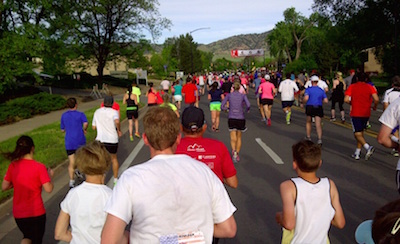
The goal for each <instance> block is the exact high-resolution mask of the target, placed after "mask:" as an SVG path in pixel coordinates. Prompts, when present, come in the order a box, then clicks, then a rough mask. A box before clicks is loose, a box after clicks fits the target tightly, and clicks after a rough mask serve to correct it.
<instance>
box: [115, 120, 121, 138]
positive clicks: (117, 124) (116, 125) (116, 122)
mask: <svg viewBox="0 0 400 244" xmlns="http://www.w3.org/2000/svg"><path fill="white" fill-rule="evenodd" d="M114 122H115V128H117V133H118V136H119V137H121V136H122V132H121V123H119V119H116V120H114Z"/></svg>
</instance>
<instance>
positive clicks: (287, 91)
mask: <svg viewBox="0 0 400 244" xmlns="http://www.w3.org/2000/svg"><path fill="white" fill-rule="evenodd" d="M298 91H299V88H298V87H297V85H296V83H295V82H294V81H292V80H291V79H290V74H289V73H287V74H286V79H285V80H283V81H282V82H281V83H280V84H279V92H280V93H281V101H282V109H283V112H284V113H285V118H286V124H288V125H290V120H291V118H290V117H291V115H292V106H293V102H294V94H295V92H298Z"/></svg>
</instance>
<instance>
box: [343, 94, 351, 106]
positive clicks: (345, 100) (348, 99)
mask: <svg viewBox="0 0 400 244" xmlns="http://www.w3.org/2000/svg"><path fill="white" fill-rule="evenodd" d="M344 102H345V103H348V104H351V101H350V96H348V95H346V96H344Z"/></svg>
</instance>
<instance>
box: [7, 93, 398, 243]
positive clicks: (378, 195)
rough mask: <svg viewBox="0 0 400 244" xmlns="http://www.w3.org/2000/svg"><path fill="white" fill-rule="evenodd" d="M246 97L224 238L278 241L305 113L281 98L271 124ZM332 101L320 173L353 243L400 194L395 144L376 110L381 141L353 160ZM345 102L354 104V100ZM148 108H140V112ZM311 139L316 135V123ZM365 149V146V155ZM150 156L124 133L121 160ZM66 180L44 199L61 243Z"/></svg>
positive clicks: (346, 129)
mask: <svg viewBox="0 0 400 244" xmlns="http://www.w3.org/2000/svg"><path fill="white" fill-rule="evenodd" d="M251 92H252V91H251ZM248 97H249V100H250V102H251V104H252V108H251V110H250V113H248V114H247V115H246V116H247V123H246V125H247V127H248V130H247V131H246V132H245V133H244V134H243V138H242V140H243V146H242V150H241V152H240V156H241V161H240V162H239V163H238V164H236V168H237V172H238V178H239V187H238V188H237V189H230V188H229V187H228V188H229V189H228V192H229V194H230V197H231V199H232V201H233V203H234V205H235V206H236V207H237V209H238V210H237V212H236V213H235V218H236V221H237V225H238V231H237V235H236V237H235V238H233V239H223V240H221V241H220V243H279V242H280V239H281V229H280V227H279V226H278V225H277V224H276V222H275V213H276V212H277V211H280V210H281V199H280V194H279V184H280V183H281V182H282V181H284V180H287V179H289V178H291V177H296V174H295V172H294V171H293V169H292V154H291V146H292V144H294V143H295V142H297V141H299V140H301V139H303V138H304V137H305V114H304V112H303V111H302V110H301V109H300V108H295V109H294V110H293V112H292V123H291V124H290V125H286V122H285V118H284V114H283V112H282V110H281V104H280V102H279V101H278V100H275V103H274V105H273V109H272V126H270V127H267V126H266V125H265V123H263V122H262V121H261V120H260V115H259V112H258V110H257V109H256V100H255V98H254V96H253V93H251V94H249V96H248ZM200 107H201V108H203V110H204V111H205V114H206V121H207V123H208V129H207V132H206V133H205V136H206V137H211V138H215V139H219V140H221V141H223V142H224V143H225V145H227V147H228V148H230V143H229V133H228V129H227V113H221V125H220V132H219V133H216V132H212V131H211V130H210V128H211V125H210V121H211V119H210V113H209V109H208V102H207V98H206V96H203V97H202V98H201V101H200ZM329 107H330V104H329V105H325V115H326V116H327V118H328V119H325V120H324V121H323V123H324V124H323V148H322V160H323V163H322V166H321V168H320V169H319V171H318V175H319V176H320V177H325V176H327V177H329V178H331V179H332V180H333V181H334V182H335V183H336V185H337V188H338V190H339V194H340V200H341V203H342V206H343V209H344V213H345V216H346V221H347V223H346V226H345V228H344V229H342V230H338V229H336V228H335V227H332V228H331V230H330V234H329V236H330V240H331V243H355V239H354V232H355V229H356V227H357V225H358V224H359V223H361V222H362V221H364V220H366V219H370V218H372V217H373V215H374V212H375V210H376V209H377V208H379V207H381V206H382V205H384V204H385V203H387V202H389V201H391V200H394V199H396V198H398V193H397V190H396V186H395V182H394V176H395V166H396V163H397V158H395V157H393V156H392V155H391V154H390V149H387V148H384V147H382V146H380V145H379V144H378V143H377V141H376V138H375V137H376V131H377V130H378V129H379V122H378V117H379V115H380V113H381V112H380V111H373V113H372V116H371V120H370V122H371V124H372V129H373V131H370V132H371V133H368V135H366V139H367V141H368V143H370V144H371V145H373V146H375V147H376V151H375V153H374V155H373V156H372V157H371V159H370V160H369V161H365V160H364V159H363V158H362V159H361V160H359V161H355V160H353V159H352V158H351V157H350V155H351V154H352V153H353V152H354V149H355V145H356V143H355V140H354V138H353V133H352V130H351V126H350V125H349V124H348V122H347V123H346V124H345V125H342V124H341V123H340V122H338V123H337V122H335V123H331V122H329V116H330V113H328V112H329ZM346 108H347V111H348V107H346ZM145 110H146V109H145ZM145 110H143V111H141V116H142V115H143V114H144V113H145ZM337 114H339V113H338V112H337ZM337 117H338V116H337ZM348 121H349V120H348ZM126 127H127V124H126V123H125V124H124V125H123V128H122V129H123V131H125V132H126V130H127V128H126ZM141 131H143V130H142V128H141ZM374 131H375V132H374ZM312 139H313V140H314V141H316V132H315V128H313V132H312ZM132 151H135V152H134V153H132ZM136 152H137V153H136ZM364 154H365V151H364V150H363V151H362V155H364ZM149 157H150V154H149V151H148V148H146V146H143V143H142V142H140V141H139V140H137V139H135V141H134V142H130V141H129V139H128V135H127V134H126V133H125V134H124V135H123V137H122V138H121V142H120V147H119V151H118V158H119V161H120V163H121V164H122V163H124V162H125V164H127V165H135V164H139V163H142V162H144V161H146V160H147V159H149ZM126 159H128V160H126ZM110 176H111V173H109V174H108V178H109V177H110ZM64 182H65V184H64V185H63V186H62V188H61V190H59V191H58V192H57V193H54V194H52V196H51V198H50V200H49V201H47V202H46V209H47V224H46V233H45V242H44V243H57V242H56V241H55V240H54V239H53V231H54V225H55V220H56V218H57V215H58V212H59V203H60V202H61V200H62V199H63V197H64V195H65V194H66V193H67V191H68V186H67V182H68V180H67V178H65V181H64ZM20 238H21V233H20V232H19V230H18V229H13V230H12V231H11V232H10V233H9V234H8V235H6V236H5V237H4V238H3V239H2V240H1V241H0V243H17V242H18V241H19V240H20Z"/></svg>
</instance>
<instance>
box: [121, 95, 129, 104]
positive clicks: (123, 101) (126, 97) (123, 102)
mask: <svg viewBox="0 0 400 244" xmlns="http://www.w3.org/2000/svg"><path fill="white" fill-rule="evenodd" d="M128 96H129V94H125V95H124V98H123V99H122V104H126V99H128Z"/></svg>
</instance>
